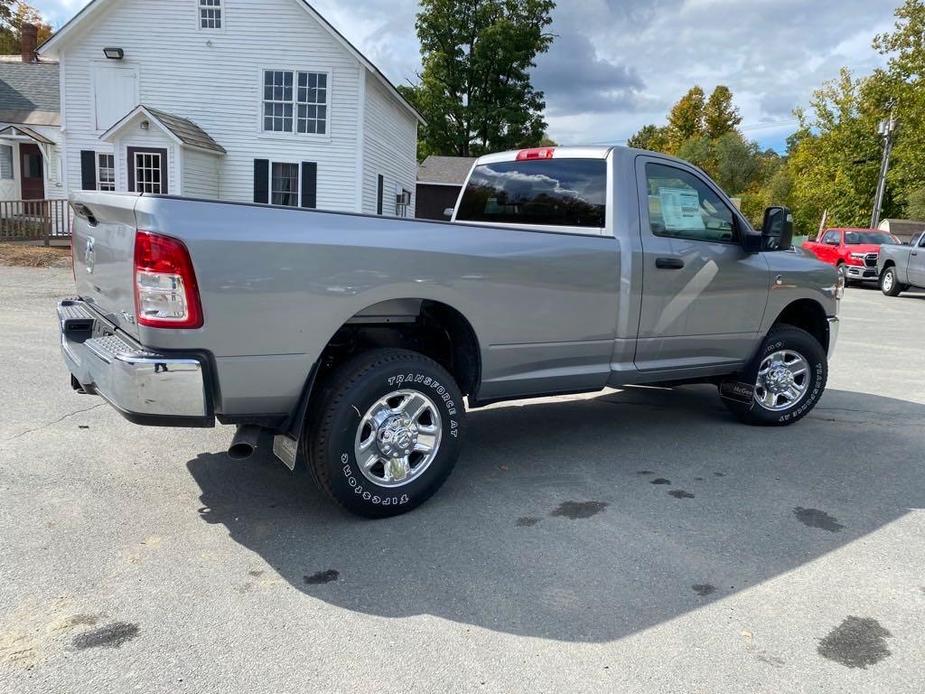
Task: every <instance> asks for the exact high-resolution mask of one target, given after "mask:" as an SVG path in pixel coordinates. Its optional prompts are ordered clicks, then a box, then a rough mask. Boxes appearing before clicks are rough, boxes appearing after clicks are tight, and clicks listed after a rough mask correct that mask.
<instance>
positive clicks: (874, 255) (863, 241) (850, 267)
mask: <svg viewBox="0 0 925 694" xmlns="http://www.w3.org/2000/svg"><path fill="white" fill-rule="evenodd" d="M819 238H820V240H818V241H806V242H805V243H804V244H803V248H804V249H805V250H807V251H809V252H811V253H813V254H814V255H815V256H816V257H817V258H819V260H821V261H822V262H824V263H828V264H829V265H834V266H835V267H836V268H838V271H839V272H840V273H841V274H842V275H844V277H845V279H846V280H856V281H859V282H864V281H868V282H876V281H877V280H879V279H880V277H879V275H878V274H877V259H878V258H879V257H880V246H882V245H883V244H895V245H901V241H900V240H899V239H897V238H896V237H895V236H893V235H892V234H888V233H887V232H885V231H880V230H879V229H826V231H825V232H824V233H823V234H822V235H821V236H820V237H819Z"/></svg>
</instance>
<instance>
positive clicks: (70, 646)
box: [0, 268, 925, 694]
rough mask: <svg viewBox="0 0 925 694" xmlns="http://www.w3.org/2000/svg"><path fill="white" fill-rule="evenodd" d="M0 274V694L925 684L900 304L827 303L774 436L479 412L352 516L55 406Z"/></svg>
mask: <svg viewBox="0 0 925 694" xmlns="http://www.w3.org/2000/svg"><path fill="white" fill-rule="evenodd" d="M70 291H71V277H70V271H69V270H67V269H40V270H36V269H23V268H0V295H2V296H3V297H4V300H3V302H2V304H0V355H2V359H0V376H2V377H0V400H2V401H3V402H6V403H7V407H6V408H5V409H4V413H3V417H2V419H0V557H2V561H0V691H2V692H56V693H57V692H66V693H68V694H70V693H77V692H87V693H91V692H92V693H94V694H98V693H101V692H120V693H121V692H129V691H136V690H137V691H142V692H146V693H148V692H195V693H200V692H216V693H218V692H254V693H256V692H275V693H281V692H304V691H344V692H347V691H355V690H361V689H366V690H373V691H377V692H411V691H453V692H467V691H492V692H496V691H505V692H515V691H530V692H561V691H575V692H578V691H588V692H592V691H604V690H605V691H615V690H621V691H631V692H672V691H678V692H681V691H684V692H689V691H702V692H717V691H756V692H757V691H761V692H782V691H787V692H796V691H811V692H819V691H844V692H862V691H863V692H922V691H925V673H923V669H922V662H923V659H925V628H923V621H925V619H923V618H925V541H923V539H922V538H923V537H925V513H923V510H922V509H923V507H925V466H923V458H925V456H923V452H925V433H923V429H922V428H921V427H920V422H921V421H922V418H923V415H925V356H923V352H922V350H921V345H922V344H925V295H921V294H919V295H908V296H904V297H901V298H898V299H888V298H886V297H884V296H882V295H881V294H880V293H879V292H876V291H872V290H864V289H851V290H849V295H848V297H847V299H846V300H845V301H844V302H843V307H842V314H843V321H844V322H843V328H842V336H841V340H840V343H839V347H838V352H837V354H836V357H835V360H834V363H833V365H832V375H831V379H830V390H829V391H828V393H827V394H826V395H825V397H824V399H823V400H822V403H821V405H820V406H819V407H818V408H817V409H816V410H815V412H814V413H813V414H812V415H811V416H810V417H809V418H807V419H806V420H804V421H803V422H801V423H800V424H798V425H796V426H794V427H791V428H789V429H780V430H778V429H775V430H771V429H754V428H747V427H744V426H742V425H739V424H737V423H736V422H734V421H733V420H732V419H731V418H730V417H729V416H728V415H727V414H726V412H725V410H724V409H723V408H722V405H721V404H720V402H719V400H718V398H717V397H716V394H715V390H714V389H711V388H707V387H687V388H680V389H676V390H674V391H666V390H659V389H642V388H633V389H627V390H625V391H622V392H621V391H608V392H606V393H603V394H599V395H595V396H590V397H580V398H558V399H547V400H542V401H538V402H533V403H510V404H505V405H498V406H494V407H492V408H489V409H487V410H482V411H477V412H474V413H472V414H471V419H470V422H471V426H470V434H471V438H470V440H469V442H468V444H467V447H466V449H465V451H464V453H463V456H462V459H461V460H460V463H459V466H458V467H457V469H456V472H455V473H454V475H453V477H452V478H451V479H450V481H449V482H448V484H447V485H446V487H445V488H444V490H443V491H442V492H441V493H440V494H439V495H438V496H437V497H435V498H434V499H433V500H432V501H430V502H429V503H428V504H427V505H425V506H424V507H422V508H421V509H419V510H418V511H416V512H414V513H412V514H409V515H406V516H403V517H400V518H396V519H392V520H388V521H381V522H369V521H362V520H359V519H356V518H353V517H349V516H346V515H344V514H343V513H341V512H339V511H337V510H336V509H334V508H332V507H331V506H330V505H329V504H327V503H325V502H324V501H323V499H322V498H321V496H320V495H319V494H318V493H317V492H316V491H315V490H314V489H313V488H312V487H311V484H310V482H309V481H308V479H307V478H306V477H302V476H293V475H292V474H291V473H289V472H288V470H286V469H285V468H284V467H283V466H282V465H281V464H279V463H277V462H275V461H274V460H273V459H272V458H271V457H270V456H269V455H267V454H266V453H262V454H259V455H258V456H257V457H255V458H254V459H252V460H251V461H249V462H246V463H235V462H232V461H231V460H230V459H229V458H228V457H227V456H226V455H225V454H224V450H225V448H226V447H227V444H228V441H229V440H230V437H231V431H230V430H229V429H227V428H218V429H215V430H207V431H201V430H158V429H145V428H139V427H136V426H133V425H131V424H129V423H128V422H126V421H124V420H123V419H121V418H120V417H119V416H118V415H117V414H116V413H115V412H113V411H112V410H111V409H110V408H109V407H108V406H104V405H101V404H100V401H99V400H98V399H95V398H92V397H89V396H79V395H76V394H74V393H72V392H71V390H70V387H69V385H68V379H67V374H66V371H65V369H64V366H63V363H62V360H61V358H60V355H59V353H58V347H57V328H56V324H55V319H54V307H55V303H56V300H57V298H58V297H61V296H65V295H67V294H68V293H69V292H70Z"/></svg>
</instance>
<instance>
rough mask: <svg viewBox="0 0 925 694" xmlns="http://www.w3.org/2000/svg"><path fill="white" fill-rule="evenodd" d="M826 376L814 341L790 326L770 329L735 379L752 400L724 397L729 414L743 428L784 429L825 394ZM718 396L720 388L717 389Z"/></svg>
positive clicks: (825, 363) (826, 369) (819, 347)
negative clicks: (749, 390)
mask: <svg viewBox="0 0 925 694" xmlns="http://www.w3.org/2000/svg"><path fill="white" fill-rule="evenodd" d="M828 375H829V366H828V359H827V357H826V353H825V350H824V349H823V348H822V345H821V344H819V341H818V340H816V338H815V337H813V336H812V335H810V334H809V333H808V332H806V331H805V330H801V329H800V328H795V327H792V326H782V327H777V328H774V329H773V330H772V331H771V333H770V334H769V335H768V337H767V338H766V339H765V341H764V344H763V345H762V348H761V351H760V352H759V353H758V356H757V357H756V358H755V359H754V360H753V362H752V364H751V365H750V367H749V368H748V370H747V371H746V372H745V373H744V374H740V376H739V379H740V381H742V383H743V385H744V384H748V385H749V386H751V387H753V396H752V397H751V398H750V399H749V398H744V399H738V400H734V399H730V398H726V397H724V399H723V402H724V403H726V406H727V407H728V408H729V410H730V411H731V412H732V413H733V414H735V415H736V416H737V417H738V418H739V419H740V420H742V421H743V422H745V423H746V424H755V425H760V426H786V425H788V424H793V423H794V422H797V421H799V420H800V419H802V418H803V417H805V416H806V415H808V414H809V413H810V412H811V411H812V410H813V408H814V407H815V406H816V404H817V403H818V402H819V398H820V397H822V393H823V392H824V391H825V384H826V381H827V379H828ZM721 392H722V386H721Z"/></svg>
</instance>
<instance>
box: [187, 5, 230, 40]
mask: <svg viewBox="0 0 925 694" xmlns="http://www.w3.org/2000/svg"><path fill="white" fill-rule="evenodd" d="M194 7H195V9H196V28H197V29H198V30H199V31H204V32H206V33H207V34H224V33H225V26H226V25H227V23H228V16H227V12H228V8H227V7H226V3H225V0H221V2H220V4H219V6H218V8H219V9H220V10H221V11H222V25H221V26H220V27H219V28H217V29H212V28H209V27H204V26H202V12H201V11H200V10H202V9H204V8H203V7H202V5H200V4H199V0H195V2H194Z"/></svg>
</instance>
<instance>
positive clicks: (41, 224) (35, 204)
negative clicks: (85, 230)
mask: <svg viewBox="0 0 925 694" xmlns="http://www.w3.org/2000/svg"><path fill="white" fill-rule="evenodd" d="M72 218H73V212H72V211H71V208H70V205H69V204H68V201H67V200H63V199H62V200H2V201H0V241H44V242H45V245H46V246H47V245H49V243H50V242H51V241H52V240H53V239H57V238H61V239H64V238H67V237H69V236H70V235H71V220H72Z"/></svg>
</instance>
